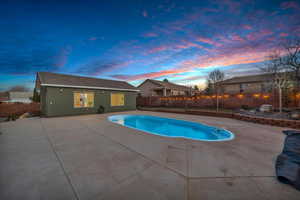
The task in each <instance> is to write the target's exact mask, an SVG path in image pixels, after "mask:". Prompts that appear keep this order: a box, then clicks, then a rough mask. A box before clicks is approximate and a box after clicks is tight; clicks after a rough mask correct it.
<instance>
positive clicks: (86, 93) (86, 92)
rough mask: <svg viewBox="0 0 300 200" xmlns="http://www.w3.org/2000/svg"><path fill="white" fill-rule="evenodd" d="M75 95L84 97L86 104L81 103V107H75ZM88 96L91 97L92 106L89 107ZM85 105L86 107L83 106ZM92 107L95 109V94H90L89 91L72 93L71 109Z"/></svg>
mask: <svg viewBox="0 0 300 200" xmlns="http://www.w3.org/2000/svg"><path fill="white" fill-rule="evenodd" d="M76 94H79V95H80V96H81V95H86V101H87V102H86V103H85V102H83V105H81V106H77V105H76V103H75V101H76V99H75V98H76V97H75V95H76ZM88 94H92V96H93V99H92V104H91V105H89V101H88ZM85 104H86V105H87V106H85ZM93 107H95V92H91V91H74V92H73V108H93Z"/></svg>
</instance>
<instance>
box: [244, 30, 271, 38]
mask: <svg viewBox="0 0 300 200" xmlns="http://www.w3.org/2000/svg"><path fill="white" fill-rule="evenodd" d="M272 34H273V32H272V31H270V30H268V29H263V30H261V31H259V32H252V33H249V34H248V35H247V36H246V37H247V39H248V40H258V39H261V38H263V37H266V36H269V35H272Z"/></svg>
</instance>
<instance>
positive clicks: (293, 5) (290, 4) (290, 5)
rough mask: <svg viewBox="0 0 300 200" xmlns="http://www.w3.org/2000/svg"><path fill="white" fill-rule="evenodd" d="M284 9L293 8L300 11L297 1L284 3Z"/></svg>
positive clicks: (282, 6)
mask: <svg viewBox="0 0 300 200" xmlns="http://www.w3.org/2000/svg"><path fill="white" fill-rule="evenodd" d="M280 6H281V8H282V9H289V8H293V9H296V10H298V9H300V6H299V4H298V3H297V2H295V1H287V2H283V3H282V4H281V5H280Z"/></svg>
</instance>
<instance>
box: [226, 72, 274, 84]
mask: <svg viewBox="0 0 300 200" xmlns="http://www.w3.org/2000/svg"><path fill="white" fill-rule="evenodd" d="M271 79H272V75H271V74H258V75H251V76H238V77H233V78H230V79H227V80H224V81H222V82H221V84H239V83H254V82H266V81H270V80H271Z"/></svg>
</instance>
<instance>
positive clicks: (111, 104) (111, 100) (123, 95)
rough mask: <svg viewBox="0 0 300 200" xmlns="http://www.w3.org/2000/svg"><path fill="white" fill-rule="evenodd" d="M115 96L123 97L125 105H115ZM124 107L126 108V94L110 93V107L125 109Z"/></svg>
mask: <svg viewBox="0 0 300 200" xmlns="http://www.w3.org/2000/svg"><path fill="white" fill-rule="evenodd" d="M113 95H122V97H123V104H117V105H113ZM123 106H125V94H124V93H122V92H111V93H110V107H123Z"/></svg>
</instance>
